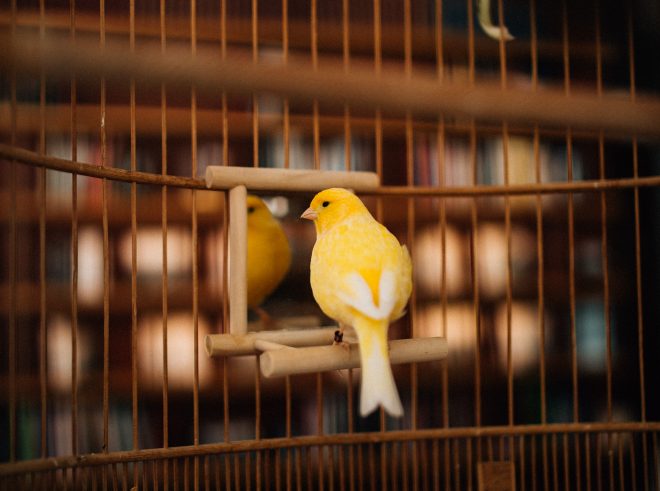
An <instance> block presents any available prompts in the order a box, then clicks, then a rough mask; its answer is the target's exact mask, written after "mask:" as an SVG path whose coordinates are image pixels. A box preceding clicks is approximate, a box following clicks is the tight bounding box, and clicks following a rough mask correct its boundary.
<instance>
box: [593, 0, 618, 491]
mask: <svg viewBox="0 0 660 491" xmlns="http://www.w3.org/2000/svg"><path fill="white" fill-rule="evenodd" d="M594 17H595V19H594V20H595V37H596V43H595V44H596V94H597V95H598V97H602V95H603V61H602V46H601V31H600V2H599V1H598V0H595V5H594ZM598 177H599V178H600V179H602V180H604V179H605V136H604V133H603V131H602V130H601V131H600V132H599V133H598ZM600 222H601V268H602V270H603V304H604V317H605V323H604V326H603V328H604V330H605V343H606V358H607V359H606V363H607V364H606V391H607V421H608V422H611V421H612V328H611V322H610V280H609V264H608V254H607V198H606V195H605V193H604V192H602V191H601V192H600ZM611 437H612V435H611V434H609V433H608V434H607V445H608V450H609V451H608V456H609V469H610V483H612V484H613V482H614V461H613V459H614V455H613V452H612V440H611Z"/></svg>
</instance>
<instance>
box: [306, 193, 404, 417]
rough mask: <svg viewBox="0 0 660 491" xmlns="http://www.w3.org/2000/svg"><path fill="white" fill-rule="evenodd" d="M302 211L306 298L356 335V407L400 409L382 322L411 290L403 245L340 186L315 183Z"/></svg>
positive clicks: (398, 312) (396, 412)
mask: <svg viewBox="0 0 660 491" xmlns="http://www.w3.org/2000/svg"><path fill="white" fill-rule="evenodd" d="M302 218H307V219H309V220H314V225H315V227H316V243H315V244H314V249H313V251H312V260H311V264H310V281H311V285H312V292H313V294H314V298H315V299H316V301H317V302H318V304H319V306H320V307H321V310H323V312H324V313H325V314H326V315H328V316H329V317H331V318H333V319H335V320H336V321H337V322H339V325H340V326H353V328H354V329H355V331H356V333H357V336H358V341H359V346H360V360H361V366H362V382H361V389H360V414H361V415H362V416H366V415H368V414H369V413H371V412H372V411H374V410H375V409H377V408H378V406H383V408H384V409H385V410H386V411H387V412H388V413H389V414H390V415H392V416H402V415H403V407H402V405H401V400H400V399H399V394H398V392H397V389H396V384H395V382H394V377H393V375H392V369H391V367H390V363H389V353H388V343H387V330H388V328H389V324H390V322H391V321H393V320H396V319H398V318H399V317H401V316H402V315H403V314H404V308H405V306H406V303H407V302H408V298H409V297H410V292H411V290H412V264H411V261H410V254H408V249H407V248H406V246H401V244H399V241H398V240H397V239H396V237H394V235H392V234H391V233H390V232H389V231H388V230H387V229H386V228H385V227H384V226H383V225H381V224H380V223H378V222H377V221H376V220H375V219H374V217H373V216H371V213H369V210H367V208H366V207H365V206H364V204H363V203H362V201H360V199H359V198H358V197H357V196H355V195H354V194H353V193H351V192H350V191H348V190H346V189H341V188H331V189H326V190H324V191H321V192H320V193H318V194H317V195H316V196H315V197H314V199H313V200H312V202H311V204H310V207H309V208H308V209H307V210H305V212H304V213H303V214H302Z"/></svg>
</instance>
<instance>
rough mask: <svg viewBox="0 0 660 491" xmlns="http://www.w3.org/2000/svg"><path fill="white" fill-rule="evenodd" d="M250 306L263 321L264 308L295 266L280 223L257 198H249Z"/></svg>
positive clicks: (264, 315) (248, 293)
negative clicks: (264, 302) (290, 269)
mask: <svg viewBox="0 0 660 491" xmlns="http://www.w3.org/2000/svg"><path fill="white" fill-rule="evenodd" d="M246 204H247V290H248V291H247V296H248V298H247V303H248V307H250V308H252V309H253V310H255V311H256V312H257V313H258V314H259V315H260V317H261V318H262V320H264V321H268V320H269V317H268V315H267V314H266V313H265V311H263V310H262V309H261V307H260V305H261V303H262V302H263V301H264V299H265V298H266V297H267V296H268V295H270V294H271V293H272V292H273V291H274V290H275V288H277V286H278V285H279V284H280V282H281V281H282V280H283V279H284V277H285V276H286V274H287V272H288V271H289V266H290V265H291V248H290V247H289V241H288V240H287V238H286V234H285V233H284V230H283V229H282V225H281V224H280V222H279V221H278V220H277V219H276V218H275V217H274V216H273V215H272V214H271V213H270V210H269V209H268V207H267V206H266V204H265V203H264V202H263V201H262V200H261V199H260V198H258V197H257V196H253V195H248V197H247V203H246Z"/></svg>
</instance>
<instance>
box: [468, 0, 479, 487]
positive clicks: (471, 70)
mask: <svg viewBox="0 0 660 491" xmlns="http://www.w3.org/2000/svg"><path fill="white" fill-rule="evenodd" d="M466 4H467V16H468V18H467V25H468V80H469V84H470V85H471V86H472V85H474V82H475V49H474V21H473V18H474V14H473V10H474V9H473V5H472V1H470V0H467V2H466ZM470 164H471V168H472V183H473V185H476V184H477V130H476V124H475V121H474V119H471V120H470ZM477 220H478V218H477V202H476V198H473V199H472V202H471V209H470V222H471V236H470V242H471V243H470V265H471V275H472V297H473V307H474V324H475V363H474V425H475V426H477V427H478V426H481V348H480V346H481V326H480V324H481V323H480V317H481V316H480V304H479V274H478V262H477V254H476V250H477V247H478V243H479V234H478V230H477V228H478V222H477ZM471 443H472V440H468V445H469V446H471ZM476 444H477V462H480V461H481V439H478V440H477V442H476ZM469 455H470V458H469V459H468V476H469V477H470V479H471V478H472V462H471V452H470V453H469ZM470 482H471V481H470Z"/></svg>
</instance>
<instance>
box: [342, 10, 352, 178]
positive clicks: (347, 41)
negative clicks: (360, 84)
mask: <svg viewBox="0 0 660 491" xmlns="http://www.w3.org/2000/svg"><path fill="white" fill-rule="evenodd" d="M341 12H342V17H341V19H342V22H341V34H342V35H341V40H342V61H343V67H344V73H348V72H349V71H350V59H351V54H350V53H351V38H350V25H351V22H350V4H349V1H348V0H342V2H341ZM344 168H345V169H346V170H347V171H349V170H350V169H351V109H350V106H349V105H348V104H344Z"/></svg>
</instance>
